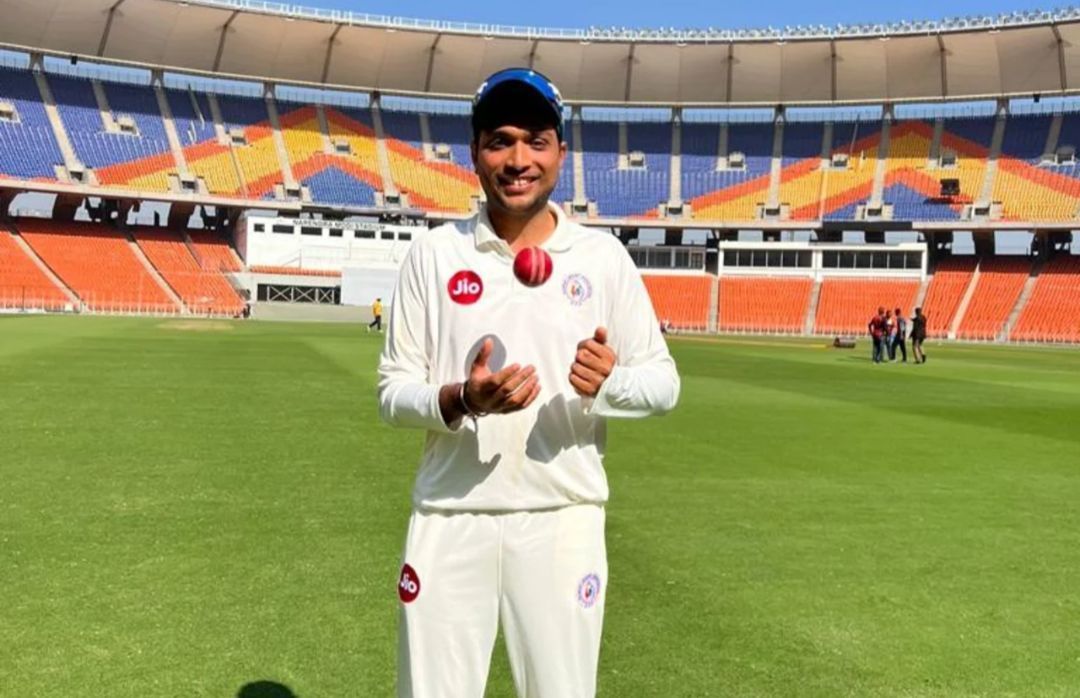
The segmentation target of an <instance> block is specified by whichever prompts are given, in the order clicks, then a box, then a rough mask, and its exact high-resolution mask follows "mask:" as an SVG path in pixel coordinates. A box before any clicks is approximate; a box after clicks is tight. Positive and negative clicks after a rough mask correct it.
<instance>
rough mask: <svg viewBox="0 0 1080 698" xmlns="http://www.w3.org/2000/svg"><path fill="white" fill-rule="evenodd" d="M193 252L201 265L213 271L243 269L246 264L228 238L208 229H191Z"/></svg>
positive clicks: (189, 234)
mask: <svg viewBox="0 0 1080 698" xmlns="http://www.w3.org/2000/svg"><path fill="white" fill-rule="evenodd" d="M187 234H188V237H189V238H190V239H191V253H192V255H193V256H194V257H195V260H196V261H197V262H198V263H199V267H201V268H202V269H206V270H212V271H229V272H237V271H243V269H244V265H243V263H242V262H241V261H240V258H239V257H238V256H237V255H236V252H235V251H234V250H233V248H232V247H231V246H230V245H229V243H228V241H227V240H224V239H223V238H221V237H220V236H219V235H218V234H217V233H213V232H210V231H207V230H190V231H188V233H187Z"/></svg>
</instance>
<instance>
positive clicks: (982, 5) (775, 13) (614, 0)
mask: <svg viewBox="0 0 1080 698" xmlns="http://www.w3.org/2000/svg"><path fill="white" fill-rule="evenodd" d="M293 4H299V5H303V6H307V7H319V8H325V9H335V10H351V11H353V12H368V13H372V14H380V15H391V16H396V17H418V18H423V19H444V20H459V21H467V22H482V23H489V24H514V25H523V26H536V27H570V28H581V27H590V26H602V27H609V26H615V25H617V26H626V27H677V28H690V27H694V28H704V27H710V26H711V27H715V28H718V29H719V28H722V29H744V28H745V29H751V28H761V27H767V26H773V27H783V26H785V25H790V24H804V25H805V24H815V25H816V24H826V25H836V24H859V23H864V22H885V21H896V20H901V19H944V18H945V17H959V16H970V15H988V14H989V15H995V14H999V13H1002V12H1013V11H1017V10H1033V9H1050V8H1051V7H1052V6H1051V5H1050V4H1048V3H1036V2H1024V1H1022V0H1012V1H1006V2H1002V1H1001V0H953V1H952V2H948V3H943V2H930V1H929V0H908V1H907V2H898V1H896V0H893V1H892V2H877V3H867V2H865V0H864V1H862V2H858V1H856V0H833V1H832V2H821V3H819V2H806V1H805V0H803V1H801V2H795V1H793V0H757V1H756V2H724V1H723V0H666V1H665V2H655V1H645V0H630V1H629V2H627V1H626V0H588V1H587V2H582V1H581V0H548V1H547V2H505V1H501V2H500V1H498V0H469V2H444V1H441V0H300V1H299V2H295V0H293Z"/></svg>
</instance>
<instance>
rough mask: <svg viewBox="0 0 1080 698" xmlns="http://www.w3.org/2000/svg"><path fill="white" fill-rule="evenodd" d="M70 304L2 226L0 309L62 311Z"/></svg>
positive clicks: (0, 233) (0, 245) (0, 244)
mask: <svg viewBox="0 0 1080 698" xmlns="http://www.w3.org/2000/svg"><path fill="white" fill-rule="evenodd" d="M69 302H70V301H69V299H68V297H67V296H66V295H64V292H63V291H61V290H60V289H59V288H57V286H56V284H54V283H53V282H52V281H51V280H50V279H49V278H48V277H47V276H45V273H44V272H43V271H42V270H41V269H39V268H38V266H37V265H36V264H34V261H33V260H32V259H30V257H29V256H28V255H27V254H26V253H25V252H24V251H23V250H22V249H20V248H19V246H18V245H17V244H16V242H15V239H14V237H12V234H11V232H10V231H9V230H7V228H5V227H3V226H0V308H37V309H41V310H63V309H64V308H65V306H66V305H67V304H68V303H69Z"/></svg>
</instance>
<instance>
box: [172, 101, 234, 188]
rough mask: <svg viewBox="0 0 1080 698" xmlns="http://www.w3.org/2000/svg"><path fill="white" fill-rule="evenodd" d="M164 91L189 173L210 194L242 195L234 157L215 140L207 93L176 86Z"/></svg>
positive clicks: (227, 148)
mask: <svg viewBox="0 0 1080 698" xmlns="http://www.w3.org/2000/svg"><path fill="white" fill-rule="evenodd" d="M165 95H166V99H167V100H168V103H169V110H170V111H171V112H172V116H173V122H174V124H175V126H176V132H177V136H178V137H179V139H180V143H181V145H182V147H183V151H184V158H185V160H186V161H187V165H188V169H189V170H190V171H191V173H192V174H193V175H195V176H196V177H200V178H202V179H203V181H204V182H205V183H206V189H207V192H208V193H210V194H216V195H219V196H242V195H243V191H242V187H241V185H240V175H239V173H238V172H237V170H236V161H235V160H234V159H233V157H232V154H231V153H230V151H229V147H228V146H227V145H225V144H224V143H220V142H218V139H217V135H216V133H215V130H214V116H213V114H212V113H211V111H210V102H209V100H208V99H207V97H206V95H205V94H201V93H197V92H195V91H194V90H187V91H181V90H175V89H167V90H165Z"/></svg>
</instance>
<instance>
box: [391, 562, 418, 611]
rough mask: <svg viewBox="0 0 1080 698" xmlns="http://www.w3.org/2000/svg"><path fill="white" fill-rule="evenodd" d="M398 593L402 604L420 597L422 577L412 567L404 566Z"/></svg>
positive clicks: (399, 580)
mask: <svg viewBox="0 0 1080 698" xmlns="http://www.w3.org/2000/svg"><path fill="white" fill-rule="evenodd" d="M397 593H398V598H400V599H401V602H402V603H409V602H411V601H415V600H416V597H417V596H419V595H420V575H418V574H417V573H416V570H414V569H413V568H412V567H411V566H410V565H404V566H403V567H402V568H401V577H400V578H399V579H398V590H397Z"/></svg>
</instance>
